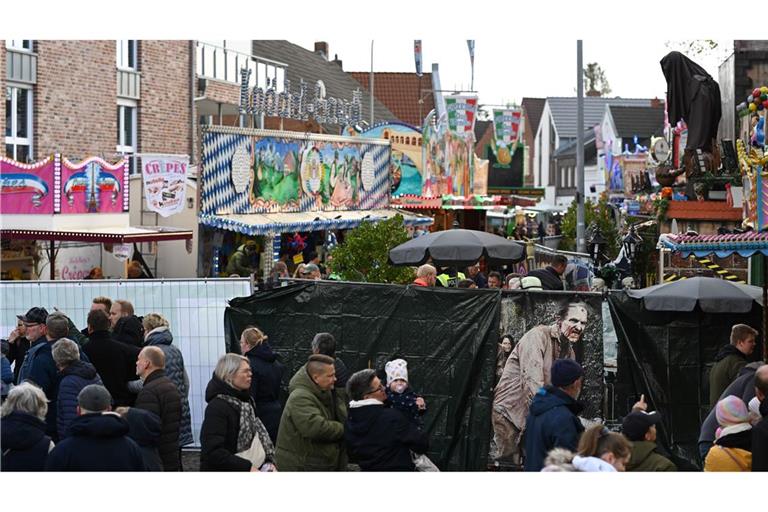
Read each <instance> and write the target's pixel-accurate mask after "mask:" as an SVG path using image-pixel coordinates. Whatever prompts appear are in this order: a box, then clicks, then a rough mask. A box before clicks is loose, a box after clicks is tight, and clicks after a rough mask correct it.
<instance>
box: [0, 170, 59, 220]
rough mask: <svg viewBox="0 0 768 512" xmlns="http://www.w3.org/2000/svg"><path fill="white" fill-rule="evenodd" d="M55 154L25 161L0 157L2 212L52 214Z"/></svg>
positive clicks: (0, 209) (0, 199)
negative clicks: (37, 159) (24, 162)
mask: <svg viewBox="0 0 768 512" xmlns="http://www.w3.org/2000/svg"><path fill="white" fill-rule="evenodd" d="M54 170H55V164H54V160H53V157H49V158H46V159H45V160H41V161H39V162H36V163H34V164H22V163H20V162H16V161H15V160H11V159H9V158H5V157H0V213H3V214H28V213H44V214H52V213H53V195H54V194H53V176H54Z"/></svg>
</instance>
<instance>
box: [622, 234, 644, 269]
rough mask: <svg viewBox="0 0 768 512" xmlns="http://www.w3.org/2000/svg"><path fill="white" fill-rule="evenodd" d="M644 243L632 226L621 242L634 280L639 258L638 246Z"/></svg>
mask: <svg viewBox="0 0 768 512" xmlns="http://www.w3.org/2000/svg"><path fill="white" fill-rule="evenodd" d="M640 242H642V238H640V237H639V236H638V235H637V231H636V229H635V226H630V228H629V231H628V232H627V234H626V236H625V237H624V238H623V239H622V240H621V244H622V245H623V246H624V255H625V256H626V257H627V259H628V260H629V272H630V274H632V277H633V278H634V274H635V273H634V266H635V256H637V246H638V245H639V244H640Z"/></svg>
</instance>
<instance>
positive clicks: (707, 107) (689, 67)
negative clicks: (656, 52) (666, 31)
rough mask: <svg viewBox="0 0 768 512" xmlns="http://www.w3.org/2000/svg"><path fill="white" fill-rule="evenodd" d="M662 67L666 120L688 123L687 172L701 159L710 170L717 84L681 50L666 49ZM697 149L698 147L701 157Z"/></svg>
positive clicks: (718, 114) (716, 120)
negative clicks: (665, 87)
mask: <svg viewBox="0 0 768 512" xmlns="http://www.w3.org/2000/svg"><path fill="white" fill-rule="evenodd" d="M661 69H662V71H663V72H664V78H665V79H666V80H667V111H668V113H669V122H670V123H671V124H672V125H673V126H674V125H675V124H676V123H677V122H678V121H680V120H681V119H682V120H683V121H685V123H686V124H687V125H688V142H687V144H686V146H685V159H684V162H685V169H686V175H688V176H690V175H691V173H692V172H693V170H694V169H695V168H700V167H701V166H700V165H695V163H696V160H703V161H704V163H705V166H706V167H707V168H709V169H710V170H712V167H713V160H712V152H713V141H714V139H715V138H716V137H717V126H718V124H720V117H721V114H722V112H721V106H720V86H718V85H717V82H715V80H714V79H713V78H712V77H711V76H710V75H709V73H707V72H706V71H705V70H704V68H702V67H701V66H699V65H698V64H696V63H695V62H693V61H692V60H691V59H689V58H688V57H686V56H685V55H683V54H682V53H680V52H669V53H668V54H667V55H666V56H665V57H664V58H663V59H661ZM697 150H701V157H698V156H697V154H698V153H699V152H698V151H697ZM693 174H696V172H693Z"/></svg>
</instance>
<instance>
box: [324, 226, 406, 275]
mask: <svg viewBox="0 0 768 512" xmlns="http://www.w3.org/2000/svg"><path fill="white" fill-rule="evenodd" d="M407 241H408V233H407V232H406V230H405V225H404V224H403V216H402V215H395V216H394V217H392V218H391V219H387V220H385V221H382V222H377V223H373V222H363V223H362V224H360V226H358V227H356V228H355V229H353V230H352V231H350V232H349V233H348V234H347V236H346V238H345V239H344V243H343V244H341V245H339V246H337V247H336V248H335V249H334V250H333V251H331V256H332V263H331V267H332V270H333V271H334V272H335V273H336V274H338V275H339V276H340V277H341V278H342V279H343V280H345V281H363V282H368V283H400V284H405V283H410V282H411V281H412V280H413V277H414V274H413V270H412V269H411V268H409V267H394V266H392V265H389V264H388V263H387V259H388V257H389V251H390V249H392V248H393V247H397V246H398V245H400V244H402V243H404V242H407Z"/></svg>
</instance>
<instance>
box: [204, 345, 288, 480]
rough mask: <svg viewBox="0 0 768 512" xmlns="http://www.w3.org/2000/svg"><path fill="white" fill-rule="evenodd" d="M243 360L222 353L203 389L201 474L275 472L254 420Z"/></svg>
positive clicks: (269, 449) (263, 436)
mask: <svg viewBox="0 0 768 512" xmlns="http://www.w3.org/2000/svg"><path fill="white" fill-rule="evenodd" d="M250 388H251V365H250V363H249V362H248V358H247V357H243V356H241V355H238V354H224V355H223V356H221V358H220V359H219V362H218V363H217V364H216V369H215V370H214V371H213V377H212V378H211V381H210V382H209V383H208V387H207V388H206V390H205V401H206V402H208V406H207V407H206V408H205V418H204V419H203V426H202V429H201V430H200V444H201V450H200V470H201V471H275V470H276V468H275V464H274V460H275V448H274V445H273V444H272V440H271V439H270V438H269V433H268V432H267V429H266V428H265V427H264V424H263V423H262V422H261V420H259V418H257V417H256V412H255V411H256V408H255V405H254V403H253V399H252V398H251V395H250V392H249V390H250Z"/></svg>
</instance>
